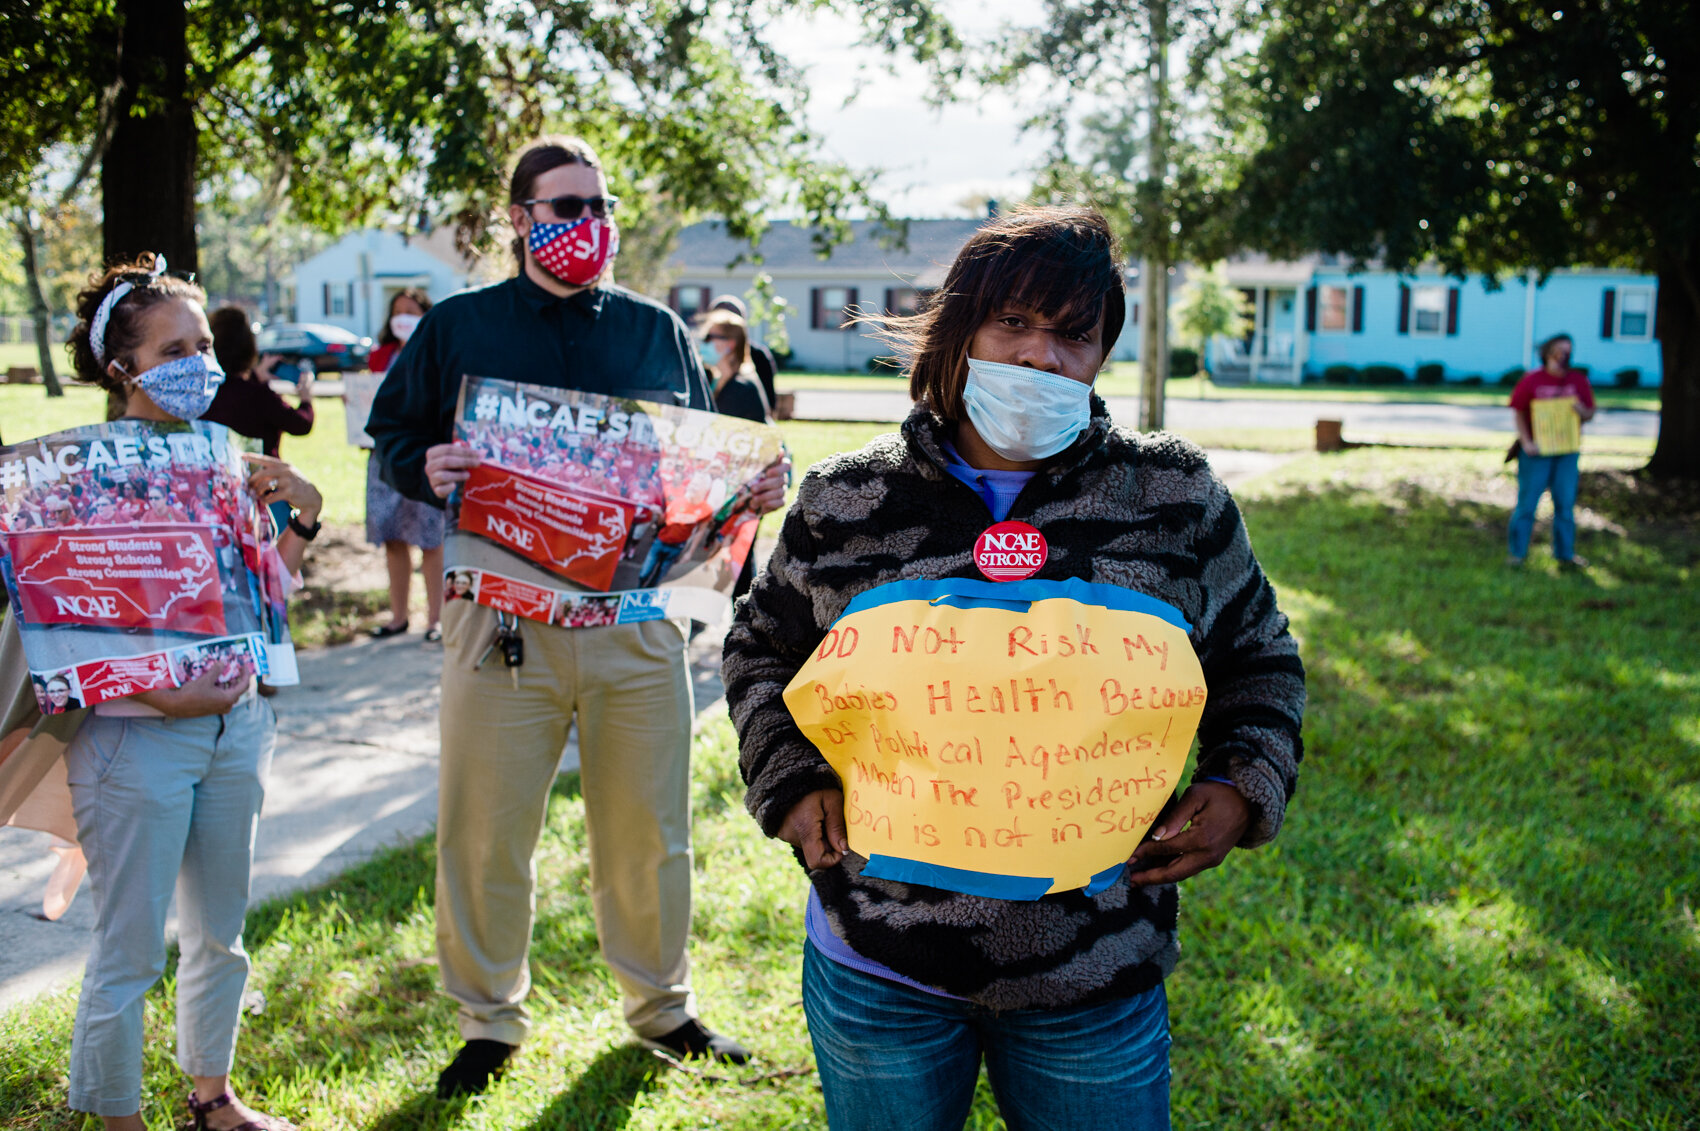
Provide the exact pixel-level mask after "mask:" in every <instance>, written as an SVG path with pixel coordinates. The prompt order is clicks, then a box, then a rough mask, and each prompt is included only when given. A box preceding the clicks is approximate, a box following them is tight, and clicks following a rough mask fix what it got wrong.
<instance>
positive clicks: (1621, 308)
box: [1617, 287, 1653, 341]
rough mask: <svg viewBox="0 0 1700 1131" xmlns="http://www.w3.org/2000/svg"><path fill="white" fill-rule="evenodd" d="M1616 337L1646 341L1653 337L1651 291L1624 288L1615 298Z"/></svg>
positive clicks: (1648, 288)
mask: <svg viewBox="0 0 1700 1131" xmlns="http://www.w3.org/2000/svg"><path fill="white" fill-rule="evenodd" d="M1617 336H1618V337H1619V338H1621V339H1624V340H1626V341H1647V340H1648V339H1649V338H1651V337H1652V336H1653V289H1652V288H1651V287H1624V288H1623V289H1622V290H1621V291H1619V292H1618V296H1617Z"/></svg>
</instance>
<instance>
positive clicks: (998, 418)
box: [962, 357, 1092, 461]
mask: <svg viewBox="0 0 1700 1131" xmlns="http://www.w3.org/2000/svg"><path fill="white" fill-rule="evenodd" d="M962 404H963V407H965V408H966V409H967V410H968V419H969V420H970V421H972V422H973V424H974V431H976V432H978V433H979V434H980V439H982V440H984V441H986V444H987V446H988V447H990V448H991V449H992V451H994V452H996V453H998V455H1000V456H1002V457H1003V458H1004V459H1008V460H1017V461H1027V460H1036V459H1046V458H1049V457H1050V456H1054V455H1056V454H1057V453H1058V452H1060V451H1062V450H1063V449H1064V448H1066V447H1068V446H1069V445H1070V444H1072V443H1074V441H1075V437H1077V436H1079V435H1080V434H1081V433H1082V432H1084V431H1085V430H1086V426H1087V425H1088V424H1090V423H1092V386H1091V385H1088V384H1086V383H1085V382H1083V381H1076V380H1073V379H1072V378H1069V377H1064V376H1063V375H1062V374H1060V373H1046V372H1045V371H1044V370H1042V369H1029V368H1027V367H1026V366H1025V365H1005V364H1004V363H1003V362H1001V361H981V360H979V359H978V358H973V357H971V358H969V359H968V382H967V384H965V385H964V386H963V387H962Z"/></svg>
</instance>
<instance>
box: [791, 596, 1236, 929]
mask: <svg viewBox="0 0 1700 1131" xmlns="http://www.w3.org/2000/svg"><path fill="white" fill-rule="evenodd" d="M1189 627H1190V626H1188V625H1187V623H1186V620H1185V619H1184V618H1183V617H1182V616H1181V614H1180V613H1179V612H1178V611H1177V610H1176V609H1174V608H1173V607H1172V606H1170V605H1167V604H1165V603H1164V602H1162V601H1158V600H1156V599H1154V598H1151V597H1147V596H1145V595H1143V594H1140V593H1135V592H1133V591H1131V590H1127V589H1121V588H1117V587H1114V586H1108V585H1093V584H1089V583H1087V582H1083V581H1065V582H1054V581H1022V582H1016V583H1003V584H998V583H993V582H985V581H977V580H968V579H961V578H956V579H948V580H945V581H905V582H894V583H892V584H889V585H883V586H880V587H879V588H877V589H873V590H870V591H869V592H867V593H864V594H862V595H861V596H859V597H857V598H856V600H855V601H853V602H851V604H850V606H849V607H848V608H847V609H846V610H845V612H844V615H843V616H841V617H840V618H839V619H838V620H837V621H836V622H835V623H834V624H833V626H832V628H831V629H830V630H829V631H828V632H827V634H826V637H825V638H824V639H823V640H822V641H821V642H820V644H819V645H818V646H817V647H816V649H815V652H814V654H813V655H812V656H811V657H810V658H809V661H808V662H807V663H805V664H804V665H803V667H802V669H801V670H800V671H799V672H798V673H797V676H796V678H795V679H793V680H792V681H791V684H790V686H788V687H787V688H786V689H785V703H786V705H787V706H788V707H789V708H790V709H791V715H792V717H793V718H794V719H795V720H796V722H797V725H798V726H799V727H801V728H802V731H803V733H804V734H805V735H806V736H808V738H809V740H810V741H811V742H813V743H814V744H815V745H816V746H817V747H819V748H820V751H821V753H822V754H823V755H824V756H825V757H826V760H827V761H828V762H829V763H830V764H831V765H832V768H833V769H834V770H836V771H837V773H838V776H839V778H840V779H841V780H842V781H843V783H844V801H845V806H844V809H845V818H846V821H847V824H848V828H849V835H850V847H851V848H852V850H854V851H855V852H857V853H859V854H860V855H863V856H866V857H868V860H869V863H868V864H867V866H866V867H865V868H864V874H866V875H869V876H875V877H879V878H884V879H896V880H904V881H908V882H912V883H924V884H929V885H931V886H934V887H943V888H949V889H951V890H956V891H967V892H972V893H974V894H978V895H989V896H995V897H998V898H1004V899H1036V898H1038V897H1039V896H1041V895H1044V894H1045V893H1047V892H1051V891H1068V890H1071V889H1074V888H1085V889H1087V891H1088V892H1089V893H1091V892H1095V891H1098V890H1101V889H1102V888H1104V887H1107V886H1109V884H1111V883H1113V882H1114V881H1115V879H1116V878H1117V876H1118V875H1119V874H1120V870H1121V866H1122V865H1123V864H1124V863H1125V862H1126V860H1127V858H1128V856H1129V855H1130V854H1131V853H1132V852H1133V849H1134V848H1135V846H1137V845H1138V844H1139V842H1140V840H1141V839H1142V838H1143V837H1144V835H1145V833H1146V830H1148V829H1149V828H1150V827H1151V825H1152V823H1153V822H1154V821H1155V820H1156V819H1157V816H1158V814H1159V813H1160V812H1161V811H1162V808H1163V805H1164V804H1165V803H1166V802H1167V801H1168V799H1169V797H1170V795H1171V794H1172V793H1173V792H1174V789H1175V787H1176V785H1177V784H1178V783H1179V781H1180V776H1181V770H1182V767H1183V765H1184V764H1185V762H1186V755H1187V750H1188V749H1189V747H1190V746H1191V745H1192V738H1193V734H1194V732H1195V731H1196V730H1197V729H1198V722H1199V718H1200V716H1201V715H1202V713H1203V711H1204V700H1205V685H1204V672H1203V669H1202V667H1201V666H1200V664H1199V662H1198V657H1197V655H1196V654H1195V653H1194V652H1193V649H1192V644H1191V641H1189V640H1188V638H1187V632H1188V629H1189Z"/></svg>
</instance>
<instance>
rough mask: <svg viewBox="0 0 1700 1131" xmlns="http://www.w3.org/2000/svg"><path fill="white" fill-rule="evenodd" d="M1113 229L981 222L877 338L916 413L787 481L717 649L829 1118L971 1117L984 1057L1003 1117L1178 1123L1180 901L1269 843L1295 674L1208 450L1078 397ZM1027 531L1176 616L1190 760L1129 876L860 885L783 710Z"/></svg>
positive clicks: (1094, 360) (1060, 572) (835, 812)
mask: <svg viewBox="0 0 1700 1131" xmlns="http://www.w3.org/2000/svg"><path fill="white" fill-rule="evenodd" d="M1119 263H1120V258H1119V256H1118V254H1117V251H1116V248H1115V245H1114V240H1113V238H1112V237H1111V235H1110V232H1109V229H1108V227H1107V225H1106V224H1105V223H1104V221H1103V219H1102V217H1100V216H1099V215H1098V214H1097V213H1095V212H1092V211H1090V210H1087V209H1079V208H1067V209H1061V208H1050V209H1034V210H1027V211H1021V212H1016V213H1013V214H1010V215H1006V216H1004V217H1001V218H999V219H997V220H994V221H992V222H990V223H988V224H987V225H986V226H984V227H982V228H981V229H980V230H979V232H977V233H976V234H975V236H974V237H973V238H971V239H970V240H969V241H968V243H967V244H966V245H965V246H964V248H963V250H962V251H961V253H960V254H959V255H958V257H957V259H956V262H955V263H954V264H953V266H952V267H951V270H950V273H949V275H948V277H947V279H946V281H945V285H944V287H943V288H942V289H941V290H940V291H939V292H937V294H935V295H934V296H932V297H931V299H930V301H929V302H928V304H927V305H926V307H925V308H924V309H923V311H922V312H921V313H920V314H918V315H916V316H915V317H914V318H913V319H910V320H907V321H903V322H899V323H897V324H896V325H895V328H894V329H893V330H891V332H892V333H893V334H894V335H895V336H897V337H898V338H899V340H900V343H901V344H903V345H905V346H907V348H908V353H909V359H910V376H911V393H912V395H913V396H914V398H915V400H916V406H915V409H914V411H913V412H912V413H911V414H910V416H909V418H908V420H906V421H905V422H904V424H903V428H902V431H901V433H899V434H891V435H885V436H880V437H877V438H875V439H874V440H873V441H872V442H870V443H869V444H868V446H867V447H865V448H863V449H862V450H861V451H858V452H852V453H846V454H842V455H838V456H834V457H832V458H830V459H828V460H825V461H823V462H822V463H820V464H819V465H817V466H816V467H815V468H814V469H813V470H812V471H811V472H810V473H809V475H808V476H807V477H806V478H805V480H804V482H803V485H802V487H801V489H800V491H799V493H798V496H797V500H796V503H795V504H794V505H793V506H792V508H791V511H790V513H789V514H788V515H787V517H786V521H785V525H784V528H783V530H782V531H781V534H780V539H779V545H778V548H777V549H776V550H775V552H774V554H773V556H772V558H771V560H770V561H769V563H768V566H767V569H766V571H765V572H764V573H763V574H762V576H761V577H760V578H759V579H758V580H757V582H756V584H755V586H754V588H753V589H752V590H751V592H750V594H749V597H748V598H747V599H746V600H745V601H744V602H743V603H742V604H740V606H739V607H738V611H737V616H736V620H735V623H734V625H733V627H732V630H731V632H730V633H729V634H728V636H727V638H726V651H725V666H724V676H725V682H726V689H727V699H728V702H729V703H730V706H731V712H732V718H733V721H734V722H735V724H736V725H737V728H738V734H739V740H740V749H741V755H740V763H741V768H742V771H743V775H744V780H745V782H746V783H747V785H748V787H749V792H748V796H747V799H746V800H747V804H748V807H749V810H750V812H751V813H752V814H753V815H754V816H755V818H756V820H758V821H759V822H760V823H761V826H762V829H763V831H764V832H766V833H767V834H768V835H769V836H776V837H779V838H781V839H784V840H786V841H787V842H789V843H790V844H791V845H792V846H793V849H794V850H795V851H796V854H797V856H798V859H799V862H800V863H802V864H803V865H804V867H805V868H807V870H808V873H809V879H810V881H811V883H812V891H811V893H810V896H809V905H808V911H807V919H806V922H807V930H808V939H809V941H808V944H807V949H806V952H805V957H804V1004H805V1009H806V1011H807V1016H808V1021H809V1029H810V1035H811V1038H812V1040H813V1042H814V1046H815V1054H816V1060H817V1064H818V1066H819V1070H820V1074H821V1082H822V1087H823V1090H824V1094H825V1100H826V1107H827V1115H828V1118H829V1121H830V1123H831V1126H832V1127H834V1128H838V1129H843V1128H852V1127H867V1128H880V1127H904V1128H913V1127H922V1128H933V1127H937V1128H955V1127H961V1126H962V1123H963V1121H964V1119H965V1117H966V1114H967V1111H968V1107H969V1103H970V1101H971V1098H972V1094H973V1090H974V1086H975V1080H976V1079H977V1076H978V1071H979V1065H980V1062H981V1060H982V1058H984V1060H985V1062H986V1065H987V1068H988V1072H989V1075H990V1078H991V1082H992V1086H993V1088H994V1090H995V1091H996V1093H997V1096H998V1101H999V1104H1000V1107H1001V1108H1002V1110H1003V1114H1004V1117H1005V1119H1006V1120H1007V1121H1008V1123H1009V1125H1010V1126H1011V1127H1058V1128H1083V1127H1088V1126H1090V1127H1093V1128H1103V1127H1129V1128H1166V1127H1167V1126H1168V1078H1169V1070H1168V1044H1169V1037H1168V1022H1167V1005H1166V999H1165V998H1164V994H1163V986H1162V983H1163V979H1164V978H1165V977H1166V976H1167V975H1168V974H1169V972H1170V971H1171V970H1173V969H1174V967H1175V963H1176V961H1177V960H1178V958H1179V953H1180V948H1179V943H1178V941H1177V937H1176V912H1177V907H1178V894H1177V889H1176V886H1175V885H1176V882H1177V881H1179V880H1182V879H1185V878H1186V877H1188V876H1191V875H1195V874H1196V873H1198V872H1200V871H1203V870H1204V869H1206V868H1210V867H1213V866H1215V865H1217V864H1219V863H1221V861H1222V859H1223V858H1224V857H1225V856H1226V855H1227V853H1228V852H1229V851H1230V850H1231V849H1232V848H1235V847H1239V848H1253V847H1256V846H1258V845H1260V844H1264V843H1266V842H1267V841H1269V840H1270V839H1272V838H1273V837H1274V836H1275V834H1276V832H1277V831H1278V830H1279V829H1280V826H1281V820H1282V816H1283V814H1284V813H1285V811H1286V805H1287V800H1288V798H1289V797H1290V796H1291V795H1292V792H1293V788H1294V784H1295V780H1296V776H1297V771H1298V763H1299V759H1300V757H1301V756H1302V744H1301V741H1300V734H1299V730H1300V720H1301V718H1302V715H1303V711H1304V669H1303V667H1302V665H1301V664H1300V662H1299V658H1298V650H1297V646H1296V644H1295V643H1294V641H1293V639H1292V637H1291V636H1290V635H1289V634H1288V632H1287V618H1286V617H1285V616H1283V615H1282V614H1281V612H1280V610H1279V609H1278V608H1277V607H1276V602H1275V592H1274V589H1273V588H1272V587H1271V586H1270V584H1269V582H1268V579H1267V578H1265V576H1264V574H1263V571H1262V570H1261V569H1260V568H1259V566H1258V563H1257V559H1256V558H1255V557H1254V556H1253V554H1252V551H1251V544H1250V541H1249V540H1248V538H1247V535H1246V530H1245V526H1244V524H1243V522H1242V521H1241V519H1240V514H1239V510H1238V508H1237V507H1235V505H1234V502H1233V500H1232V499H1231V498H1230V497H1229V495H1228V491H1227V489H1226V488H1225V487H1224V486H1223V485H1222V483H1221V481H1220V480H1219V479H1217V478H1216V476H1215V475H1213V474H1212V473H1211V471H1210V467H1209V465H1208V463H1207V462H1206V460H1205V457H1204V454H1203V452H1201V451H1200V450H1199V449H1198V448H1197V447H1195V446H1194V445H1192V444H1190V443H1188V442H1186V441H1184V440H1181V439H1178V438H1176V437H1174V436H1169V435H1165V434H1153V435H1144V436H1142V435H1139V434H1137V433H1135V432H1132V431H1129V430H1127V429H1123V428H1118V427H1116V426H1115V425H1113V424H1112V423H1111V422H1110V419H1109V416H1108V414H1107V412H1106V410H1105V408H1104V404H1103V402H1102V401H1101V400H1099V399H1098V398H1097V397H1096V396H1094V395H1092V393H1091V385H1092V382H1093V380H1094V379H1095V377H1096V375H1097V373H1098V371H1099V370H1100V369H1101V368H1102V366H1103V364H1104V361H1105V359H1106V358H1107V357H1108V355H1109V352H1110V349H1111V347H1112V346H1113V345H1114V342H1115V338H1116V336H1117V333H1118V332H1119V330H1120V328H1121V326H1122V323H1123V321H1124V320H1125V310H1126V305H1125V304H1126V300H1125V296H1124V292H1123V283H1122V273H1121V270H1120V267H1119ZM1006 519H1010V520H1018V521H1020V522H1023V523H1027V524H1030V525H1031V526H1033V527H1035V528H1037V529H1038V530H1039V531H1040V532H1041V533H1042V534H1043V536H1044V539H1045V541H1046V543H1047V545H1048V556H1047V557H1046V559H1045V561H1044V564H1043V566H1042V567H1041V568H1040V569H1039V572H1038V573H1037V574H1036V575H1035V578H1036V579H1037V580H1040V581H1053V582H1061V581H1065V580H1067V579H1081V580H1084V581H1087V582H1091V583H1095V584H1100V585H1109V586H1117V587H1121V588H1124V589H1130V590H1135V591H1137V592H1139V593H1142V594H1145V595H1147V596H1150V597H1155V598H1157V599H1159V600H1161V601H1163V602H1167V603H1168V604H1169V605H1171V606H1173V607H1174V608H1175V609H1176V610H1179V612H1180V614H1181V615H1182V616H1184V618H1185V620H1186V621H1187V622H1188V623H1189V624H1190V626H1191V629H1190V633H1189V639H1190V641H1191V643H1192V645H1193V647H1194V649H1195V650H1196V652H1197V655H1198V659H1199V662H1200V664H1201V665H1202V668H1203V672H1204V676H1205V679H1206V681H1207V686H1208V689H1209V696H1208V703H1207V705H1206V707H1205V709H1204V714H1203V717H1202V720H1201V722H1200V725H1199V730H1198V748H1197V754H1198V768H1197V772H1196V774H1195V776H1194V778H1193V780H1192V783H1191V784H1190V785H1189V786H1188V787H1187V788H1186V789H1185V791H1184V792H1182V793H1181V794H1180V795H1179V796H1178V797H1176V798H1175V799H1174V800H1172V801H1171V802H1170V803H1169V805H1168V807H1167V808H1166V809H1165V810H1164V812H1163V814H1162V816H1161V817H1159V818H1158V820H1157V823H1156V825H1155V826H1154V828H1153V829H1152V832H1151V834H1150V836H1149V837H1148V838H1147V839H1146V841H1145V842H1144V843H1142V844H1141V845H1140V846H1139V848H1138V849H1137V850H1136V851H1135V852H1134V854H1133V856H1132V859H1131V860H1130V862H1129V864H1128V866H1127V867H1126V868H1125V869H1124V870H1123V871H1122V872H1121V874H1120V876H1119V878H1118V879H1116V880H1115V881H1114V882H1111V883H1110V884H1109V886H1108V887H1107V888H1104V890H1100V891H1097V892H1096V894H1087V890H1085V889H1076V890H1073V891H1066V892H1059V893H1053V894H1050V895H1045V896H1043V897H1041V898H1038V899H1032V900H1004V899H994V898H988V897H986V896H983V895H970V894H965V893H962V892H956V891H948V890H944V889H942V888H936V887H929V886H925V885H922V884H918V883H902V882H897V881H893V880H881V879H875V878H872V877H869V876H866V875H864V874H863V870H864V867H865V866H866V865H867V863H868V861H867V860H866V858H864V857H862V856H860V855H858V854H856V853H854V852H852V851H851V850H850V847H849V841H848V839H847V837H846V835H845V824H844V805H843V794H842V785H841V783H840V780H839V777H838V775H837V774H836V773H835V772H834V771H833V769H832V768H831V766H829V765H828V763H827V761H826V759H825V758H824V757H823V756H822V755H821V753H820V751H819V750H818V749H816V747H815V746H814V745H813V744H812V743H811V742H810V741H809V740H808V739H807V738H806V737H805V736H804V734H803V733H802V731H801V730H800V729H799V727H798V725H797V723H796V722H795V721H794V720H793V718H792V716H791V713H790V711H789V710H788V709H787V707H786V704H785V702H784V701H783V699H782V698H781V696H782V693H783V691H784V690H785V687H786V685H787V684H788V683H789V682H790V681H791V679H792V678H793V677H794V676H795V675H796V674H797V672H798V670H799V669H800V668H801V667H802V666H803V665H804V663H805V662H806V661H807V660H808V659H809V657H810V655H811V653H812V651H813V650H814V648H815V647H816V646H817V645H818V644H819V643H820V641H821V640H822V638H823V636H824V635H825V634H826V632H827V630H828V628H829V627H830V626H831V625H832V624H833V622H834V621H835V620H836V619H837V618H838V617H839V616H840V614H842V613H843V612H844V610H845V607H846V605H848V604H849V602H850V601H851V599H852V598H854V597H856V596H857V595H858V594H861V593H863V592H866V591H867V590H870V589H872V588H874V587H876V586H880V585H884V584H886V583H888V582H893V581H899V580H918V579H942V578H971V577H977V576H979V571H978V569H977V567H976V561H975V557H974V552H973V551H974V547H975V542H976V539H977V537H978V536H979V535H980V534H981V533H982V531H984V530H985V529H986V528H987V527H988V526H990V525H991V524H993V523H994V522H1000V521H1004V520H1006Z"/></svg>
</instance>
